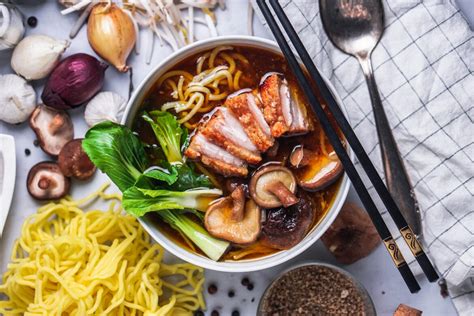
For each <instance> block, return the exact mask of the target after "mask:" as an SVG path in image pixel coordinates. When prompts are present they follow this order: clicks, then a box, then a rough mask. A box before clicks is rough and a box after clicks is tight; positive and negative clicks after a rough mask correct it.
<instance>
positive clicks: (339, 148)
mask: <svg viewBox="0 0 474 316" xmlns="http://www.w3.org/2000/svg"><path fill="white" fill-rule="evenodd" d="M257 4H258V6H259V7H260V9H261V11H262V14H263V16H264V17H265V20H266V21H267V22H268V25H269V27H270V29H271V31H272V33H273V35H274V36H275V39H276V41H277V42H278V45H279V46H280V48H281V50H282V52H283V54H284V55H285V57H286V60H287V62H288V64H289V65H290V68H291V69H292V70H293V72H294V74H295V76H296V78H297V81H298V83H299V85H300V86H301V88H302V89H303V91H304V93H305V95H306V97H307V98H308V100H309V102H310V104H311V106H312V108H313V110H314V111H315V113H316V115H317V117H318V119H319V121H320V123H321V127H322V128H323V130H324V132H325V133H326V136H327V137H328V139H329V141H330V142H331V145H332V146H333V148H334V150H335V152H336V154H337V155H338V157H339V159H340V161H341V163H342V165H343V166H344V169H345V171H346V173H347V175H348V176H349V178H350V180H351V182H352V184H353V185H354V188H355V189H356V191H357V193H358V195H359V197H360V199H361V201H362V203H363V204H364V206H365V208H366V210H367V212H368V214H369V216H370V218H371V220H372V222H373V223H374V226H375V228H376V229H377V232H378V233H379V235H380V237H381V238H382V240H383V242H384V245H385V247H386V248H387V250H388V251H389V253H390V255H391V257H392V260H393V262H394V264H395V266H396V267H397V269H398V270H399V272H400V274H401V276H402V277H403V279H404V280H405V283H406V284H407V286H408V288H409V290H410V292H412V293H415V292H417V291H418V290H419V289H420V286H419V284H418V282H417V281H416V279H415V277H414V275H413V273H412V272H411V270H410V268H409V267H408V264H407V263H406V261H405V259H404V258H403V255H402V253H401V251H400V249H399V248H398V246H397V244H396V243H395V241H394V239H393V237H392V235H391V233H390V231H389V230H388V228H387V225H386V224H385V222H384V221H383V218H382V216H381V215H380V213H379V212H378V210H377V207H376V206H375V204H374V202H373V201H372V198H371V197H370V195H369V193H368V191H367V189H366V188H365V185H364V183H363V182H362V179H361V178H360V176H359V174H358V173H357V170H356V169H355V167H354V165H353V164H352V161H351V159H350V158H349V155H348V154H347V152H346V150H345V148H344V146H343V144H342V142H341V140H340V139H339V136H338V134H337V132H336V131H335V129H334V127H333V126H332V124H331V122H330V121H329V119H328V117H327V116H326V113H325V111H324V109H323V108H322V106H321V104H320V103H319V102H318V99H317V97H316V95H315V94H314V92H313V89H312V88H311V86H310V84H309V82H308V80H307V78H306V76H305V74H304V72H303V70H302V69H301V68H300V65H299V62H298V61H297V59H296V57H295V56H294V54H293V52H292V51H291V48H290V46H289V45H288V43H287V42H286V39H285V37H284V35H283V33H282V32H281V30H280V29H279V27H278V24H277V22H276V20H275V18H274V17H273V15H272V13H271V12H270V9H269V8H268V6H267V4H266V3H265V1H264V0H257ZM280 22H281V23H282V25H284V21H281V20H280ZM346 137H347V136H346Z"/></svg>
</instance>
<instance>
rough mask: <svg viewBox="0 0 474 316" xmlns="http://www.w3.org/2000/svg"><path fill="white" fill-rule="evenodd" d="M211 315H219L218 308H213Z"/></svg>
mask: <svg viewBox="0 0 474 316" xmlns="http://www.w3.org/2000/svg"><path fill="white" fill-rule="evenodd" d="M211 316H219V312H218V311H216V310H213V311H212V312H211Z"/></svg>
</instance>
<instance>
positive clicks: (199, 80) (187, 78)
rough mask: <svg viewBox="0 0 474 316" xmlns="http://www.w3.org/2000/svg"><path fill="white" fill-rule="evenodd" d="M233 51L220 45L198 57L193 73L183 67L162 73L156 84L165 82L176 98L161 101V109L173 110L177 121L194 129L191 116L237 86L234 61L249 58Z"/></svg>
mask: <svg viewBox="0 0 474 316" xmlns="http://www.w3.org/2000/svg"><path fill="white" fill-rule="evenodd" d="M232 50H233V48H232V47H231V46H219V47H216V48H214V49H213V50H212V51H210V52H206V53H204V54H203V55H202V56H200V57H199V58H198V60H197V64H196V75H194V76H193V75H192V74H191V73H189V72H187V71H184V70H172V71H169V72H167V73H166V74H164V75H163V76H161V78H160V79H159V80H158V83H157V84H158V86H161V85H162V84H166V85H168V86H169V87H170V88H171V89H172V90H173V92H172V96H173V98H174V99H176V100H177V101H173V102H167V103H165V104H163V106H162V107H161V110H162V111H168V110H171V109H172V110H174V111H175V112H176V114H177V116H178V122H179V123H181V124H184V125H185V126H186V127H187V128H190V129H193V128H195V127H196V126H197V123H196V122H195V123H193V124H191V123H190V120H191V119H192V118H193V117H194V115H195V114H196V113H207V112H209V111H210V110H211V109H212V108H213V107H214V106H215V105H216V104H217V103H216V104H214V105H212V104H208V101H223V100H224V99H225V98H226V97H227V96H228V95H229V93H230V92H232V91H236V90H239V89H240V86H239V80H240V77H241V76H242V71H241V70H237V61H238V62H240V63H243V64H248V63H249V61H248V60H247V59H246V58H245V57H244V56H243V55H242V54H239V53H234V52H232ZM206 61H207V63H206ZM205 64H206V65H205ZM216 65H218V66H216ZM206 66H207V69H206ZM176 78H177V81H175V79H176ZM220 86H227V88H228V89H227V91H223V92H221V88H219V87H220Z"/></svg>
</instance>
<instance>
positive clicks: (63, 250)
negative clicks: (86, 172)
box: [0, 185, 205, 315]
mask: <svg viewBox="0 0 474 316" xmlns="http://www.w3.org/2000/svg"><path fill="white" fill-rule="evenodd" d="M106 187H107V185H105V186H103V187H102V188H101V189H100V190H98V191H97V192H95V193H94V194H92V195H91V196H89V197H87V198H85V199H83V200H79V201H73V200H71V199H70V198H67V199H62V200H61V201H59V202H57V203H49V204H46V205H44V206H43V207H41V208H40V209H38V212H37V213H36V214H33V215H32V216H30V217H28V218H27V219H26V221H25V223H24V224H23V227H22V230H21V236H20V238H19V239H18V240H17V241H16V242H15V245H14V247H13V251H12V256H11V263H10V264H9V265H8V270H7V271H6V272H5V274H4V276H3V284H1V285H0V293H4V294H5V295H6V296H7V299H6V300H3V301H0V314H1V315H23V314H25V315H63V314H67V315H91V314H94V315H96V314H100V315H191V314H192V311H195V310H197V309H199V308H205V306H204V300H203V296H202V284H203V282H204V275H203V270H202V268H199V267H196V266H193V265H191V264H187V263H182V264H171V265H168V264H165V263H163V262H162V259H163V254H164V251H163V248H162V247H161V246H160V245H158V244H152V243H151V242H150V236H149V235H148V234H147V233H146V232H145V231H144V230H143V228H142V227H141V225H140V224H139V223H138V221H137V220H136V219H135V218H134V217H133V216H130V215H124V214H123V212H122V209H121V208H120V207H117V208H116V207H115V204H116V203H115V202H112V203H111V205H110V207H109V209H108V211H105V212H103V211H99V210H92V211H88V212H84V211H83V210H81V209H80V206H82V205H85V204H87V203H89V202H91V201H92V200H95V199H96V198H97V197H101V198H102V199H105V200H109V199H120V196H119V195H117V194H105V193H104V190H105V189H106Z"/></svg>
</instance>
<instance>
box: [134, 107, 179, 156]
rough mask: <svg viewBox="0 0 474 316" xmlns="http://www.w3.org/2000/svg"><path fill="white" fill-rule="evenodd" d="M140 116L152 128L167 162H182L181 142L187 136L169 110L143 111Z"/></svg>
mask: <svg viewBox="0 0 474 316" xmlns="http://www.w3.org/2000/svg"><path fill="white" fill-rule="evenodd" d="M142 118H143V119H144V120H145V121H146V122H148V123H149V124H150V126H151V128H152V129H153V132H154V133H155V136H156V139H157V140H158V142H159V143H160V146H161V149H162V150H163V152H164V154H165V156H166V159H167V160H168V162H169V163H174V162H182V161H183V156H182V154H181V144H182V143H184V142H185V140H186V138H187V136H188V133H187V130H186V129H183V128H181V127H180V126H179V123H178V121H176V119H175V117H174V116H173V115H172V114H171V113H169V112H163V111H152V112H150V114H148V113H144V114H143V115H142Z"/></svg>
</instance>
